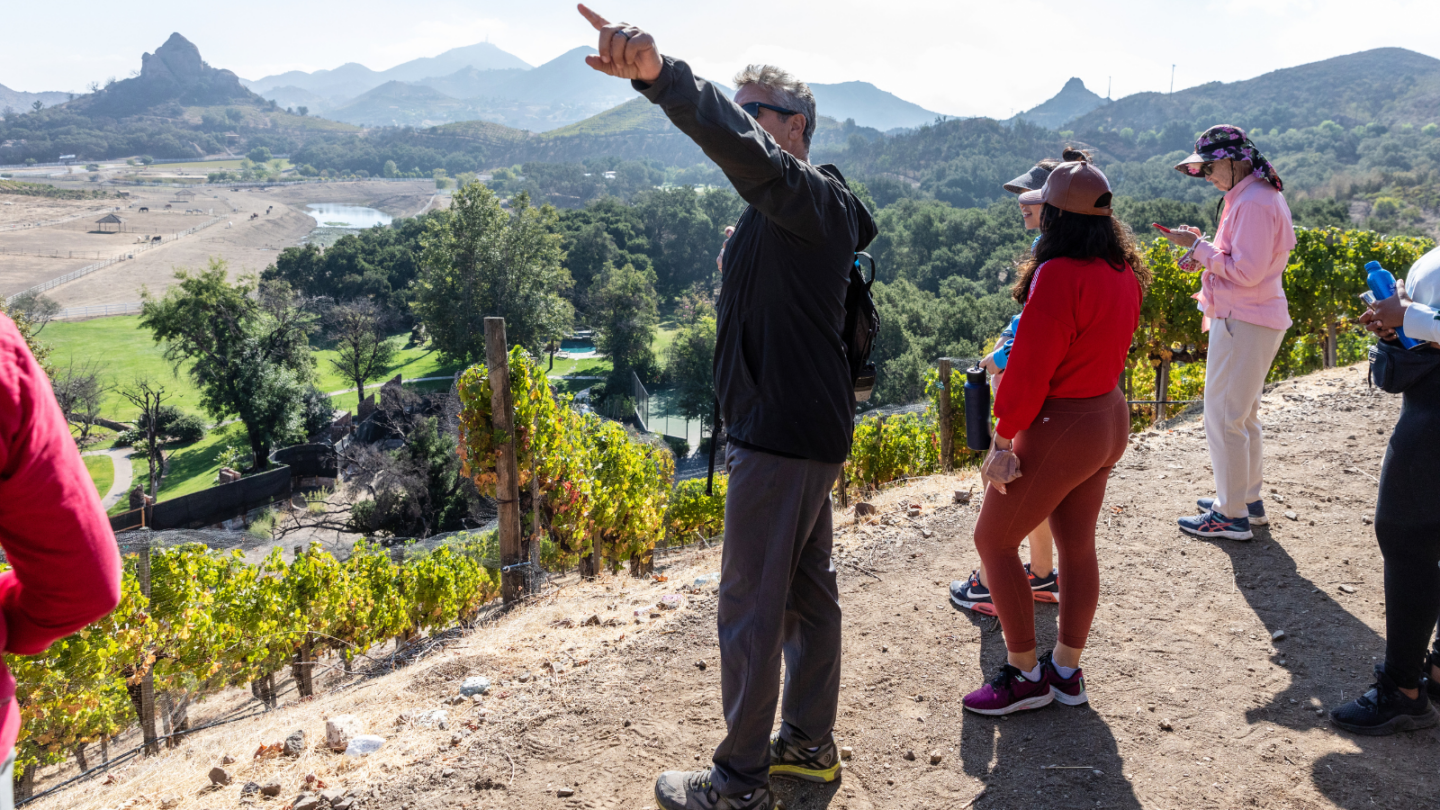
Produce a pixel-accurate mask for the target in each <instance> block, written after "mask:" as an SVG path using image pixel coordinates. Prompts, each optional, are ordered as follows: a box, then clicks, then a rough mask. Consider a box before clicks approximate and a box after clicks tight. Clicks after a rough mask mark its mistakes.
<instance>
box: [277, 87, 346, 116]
mask: <svg viewBox="0 0 1440 810" xmlns="http://www.w3.org/2000/svg"><path fill="white" fill-rule="evenodd" d="M265 98H267V99H269V100H271V101H273V102H275V103H276V104H278V105H279V106H281V107H285V108H287V109H293V108H295V107H305V108H306V109H307V110H308V111H309V112H310V114H311V115H317V114H324V113H325V112H326V111H327V110H329V108H330V106H331V102H330V99H327V98H325V97H324V96H321V95H319V94H316V93H312V92H310V91H309V90H305V89H303V88H300V87H296V86H294V85H286V86H284V87H276V88H274V89H273V90H271V91H270V92H268V93H266V94H265Z"/></svg>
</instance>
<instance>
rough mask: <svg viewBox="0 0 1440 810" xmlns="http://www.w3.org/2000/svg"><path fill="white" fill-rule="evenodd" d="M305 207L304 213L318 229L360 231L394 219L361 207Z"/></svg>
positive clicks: (326, 205) (325, 204) (323, 205)
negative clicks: (313, 221) (312, 219)
mask: <svg viewBox="0 0 1440 810" xmlns="http://www.w3.org/2000/svg"><path fill="white" fill-rule="evenodd" d="M305 207H306V208H308V209H310V210H308V211H306V212H305V213H307V214H309V215H310V216H311V217H312V218H314V220H315V222H316V223H317V225H318V226H319V227H326V228H345V229H350V230H361V229H364V228H372V227H374V226H376V225H389V224H390V221H391V220H392V219H394V217H391V216H390V215H389V214H387V213H385V212H384V211H377V210H375V209H374V208H367V207H365V206H363V205H347V204H345V203H310V204H308V205H306V206H305Z"/></svg>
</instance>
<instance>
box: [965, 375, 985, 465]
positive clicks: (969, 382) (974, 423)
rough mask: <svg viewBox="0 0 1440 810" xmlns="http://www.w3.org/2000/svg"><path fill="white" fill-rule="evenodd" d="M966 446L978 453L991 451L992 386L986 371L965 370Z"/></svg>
mask: <svg viewBox="0 0 1440 810" xmlns="http://www.w3.org/2000/svg"><path fill="white" fill-rule="evenodd" d="M965 445H966V446H967V447H969V448H970V449H971V450H974V451H976V452H984V451H986V450H989V449H990V384H989V383H988V382H987V381H986V379H985V369H983V368H980V367H979V366H973V367H971V368H967V369H965Z"/></svg>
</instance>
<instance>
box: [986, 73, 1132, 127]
mask: <svg viewBox="0 0 1440 810" xmlns="http://www.w3.org/2000/svg"><path fill="white" fill-rule="evenodd" d="M1109 103H1110V102H1109V100H1107V99H1105V98H1104V97H1102V96H1101V95H1100V94H1098V93H1092V92H1091V91H1090V89H1089V88H1087V87H1086V86H1085V82H1082V81H1080V80H1079V79H1075V78H1072V79H1071V80H1070V81H1068V82H1065V86H1064V87H1062V88H1060V92H1059V93H1056V94H1055V95H1054V96H1053V97H1051V98H1050V99H1049V100H1047V101H1045V102H1044V103H1043V104H1040V105H1039V106H1037V107H1033V108H1031V109H1028V110H1026V111H1025V112H1022V113H1020V114H1019V115H1016V116H1015V117H1014V118H1011V119H1010V120H1011V121H1019V120H1024V121H1028V122H1029V123H1031V124H1035V125H1036V126H1041V127H1048V128H1050V129H1063V128H1064V127H1065V124H1067V123H1069V122H1070V121H1073V120H1074V119H1076V118H1079V117H1080V116H1082V115H1084V114H1086V113H1088V112H1090V111H1092V110H1094V109H1096V108H1097V107H1104V106H1105V105H1106V104H1109Z"/></svg>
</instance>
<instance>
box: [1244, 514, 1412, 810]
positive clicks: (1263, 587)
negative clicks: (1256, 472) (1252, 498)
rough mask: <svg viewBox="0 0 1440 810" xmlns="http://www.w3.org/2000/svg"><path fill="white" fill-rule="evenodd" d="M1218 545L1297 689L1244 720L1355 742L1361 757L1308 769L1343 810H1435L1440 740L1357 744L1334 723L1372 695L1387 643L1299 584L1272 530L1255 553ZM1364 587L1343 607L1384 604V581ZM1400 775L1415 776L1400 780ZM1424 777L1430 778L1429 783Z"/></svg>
mask: <svg viewBox="0 0 1440 810" xmlns="http://www.w3.org/2000/svg"><path fill="white" fill-rule="evenodd" d="M1215 545H1216V547H1217V548H1219V550H1221V551H1223V552H1225V553H1226V554H1227V555H1229V557H1230V561H1231V570H1233V571H1234V572H1235V584H1236V586H1237V587H1238V588H1239V590H1240V593H1241V594H1242V595H1243V596H1244V597H1245V600H1246V602H1248V603H1249V605H1250V608H1251V610H1253V611H1254V612H1255V615H1256V617H1258V618H1259V619H1260V621H1261V622H1263V623H1264V625H1265V629H1266V630H1267V631H1268V632H1270V633H1271V634H1272V636H1273V634H1275V633H1276V632H1278V631H1283V632H1284V633H1285V638H1284V639H1283V640H1279V641H1276V642H1274V646H1275V650H1276V652H1275V653H1274V654H1273V655H1271V656H1270V661H1271V663H1272V664H1274V665H1275V666H1276V667H1278V668H1279V669H1283V670H1285V671H1287V672H1288V673H1289V675H1290V685H1289V686H1288V687H1287V688H1286V689H1284V690H1283V691H1280V692H1278V693H1277V694H1276V695H1275V696H1274V697H1273V698H1271V699H1270V700H1269V701H1268V702H1267V703H1265V704H1264V705H1261V706H1257V707H1254V708H1251V709H1249V710H1248V711H1247V712H1246V713H1245V716H1246V719H1247V720H1249V722H1250V723H1252V724H1254V723H1258V722H1261V721H1268V722H1271V723H1274V724H1276V725H1279V726H1283V727H1285V728H1290V729H1294V730H1296V731H1311V730H1316V729H1324V733H1327V734H1339V735H1343V736H1344V737H1346V738H1347V739H1349V740H1351V741H1353V742H1354V744H1355V745H1356V746H1357V747H1358V748H1359V749H1360V753H1357V754H1341V753H1332V754H1328V755H1326V756H1324V757H1322V758H1320V759H1318V760H1316V761H1315V763H1314V765H1313V767H1312V769H1311V777H1312V780H1313V782H1314V785H1315V788H1316V789H1317V790H1318V791H1319V792H1320V793H1321V794H1323V795H1324V796H1325V797H1326V798H1328V799H1329V800H1330V801H1332V802H1334V803H1335V804H1336V805H1338V806H1340V807H1344V808H1351V809H1352V810H1354V809H1358V808H1362V807H1363V808H1373V807H1390V806H1394V807H1423V806H1431V804H1430V803H1432V802H1434V801H1435V800H1436V799H1435V797H1436V795H1437V794H1440V777H1437V776H1436V775H1435V772H1434V764H1435V761H1436V758H1437V755H1440V732H1437V731H1434V730H1431V731H1422V732H1417V733H1413V734H1401V735H1397V736H1394V737H1360V736H1356V735H1352V734H1348V733H1346V732H1343V731H1340V730H1338V729H1335V728H1333V727H1332V726H1331V725H1330V722H1329V716H1328V712H1329V710H1330V709H1333V708H1335V707H1336V706H1339V705H1341V704H1342V703H1344V702H1345V701H1349V700H1352V699H1354V698H1355V697H1356V696H1357V695H1359V694H1360V693H1361V692H1363V691H1365V690H1366V689H1368V688H1369V687H1370V683H1371V682H1372V681H1373V679H1374V677H1373V668H1374V665H1375V664H1376V663H1378V662H1379V661H1381V660H1383V657H1384V654H1385V639H1384V638H1382V637H1381V636H1380V634H1378V633H1376V632H1375V631H1374V630H1372V629H1371V628H1370V627H1369V626H1368V625H1366V624H1365V623H1364V622H1362V621H1360V620H1359V619H1357V618H1356V617H1355V616H1353V615H1351V613H1350V612H1349V611H1348V610H1347V609H1346V608H1345V606H1344V605H1343V604H1342V603H1341V602H1340V601H1337V598H1336V597H1333V596H1332V595H1331V593H1330V592H1329V591H1327V589H1326V588H1325V587H1324V586H1323V585H1318V586H1317V584H1316V583H1314V582H1311V581H1310V580H1308V579H1306V578H1305V577H1303V576H1301V575H1300V573H1299V571H1298V570H1297V567H1296V564H1295V560H1294V558H1292V557H1291V556H1290V554H1289V553H1288V552H1286V550H1285V548H1284V547H1283V546H1282V545H1280V544H1279V543H1278V542H1276V541H1275V540H1274V538H1273V537H1272V536H1271V533H1270V530H1269V528H1267V527H1263V526H1257V527H1255V539H1254V541H1253V542H1250V543H1236V542H1233V541H1227V540H1220V541H1216V542H1215ZM1365 573H1366V574H1371V575H1378V574H1379V572H1371V571H1367V572H1365ZM1367 579H1368V583H1367V584H1366V585H1365V587H1364V588H1363V589H1362V590H1361V594H1367V596H1361V595H1359V594H1357V595H1348V596H1344V597H1340V598H1343V599H1360V598H1372V599H1378V598H1382V596H1383V594H1382V591H1381V586H1380V582H1379V577H1378V576H1371V577H1368V578H1367ZM1317 710H1319V711H1317ZM1259 753H1260V756H1261V758H1262V759H1263V758H1265V757H1266V755H1267V754H1266V752H1265V751H1263V750H1262V751H1261V752H1259ZM1405 763H1410V764H1411V765H1413V769H1412V768H1408V767H1407V766H1406V765H1405ZM1397 766H1398V770H1400V771H1402V772H1403V771H1406V770H1409V771H1410V774H1411V776H1410V777H1409V778H1406V779H1403V780H1397V779H1396V778H1395V775H1396V771H1397ZM1426 772H1428V773H1429V776H1428V777H1424V778H1423V779H1422V777H1421V774H1424V773H1426Z"/></svg>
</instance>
